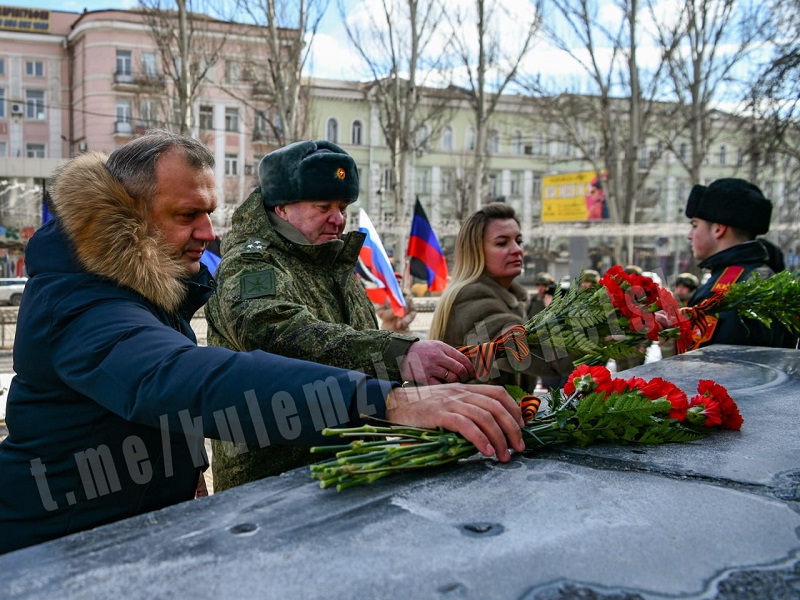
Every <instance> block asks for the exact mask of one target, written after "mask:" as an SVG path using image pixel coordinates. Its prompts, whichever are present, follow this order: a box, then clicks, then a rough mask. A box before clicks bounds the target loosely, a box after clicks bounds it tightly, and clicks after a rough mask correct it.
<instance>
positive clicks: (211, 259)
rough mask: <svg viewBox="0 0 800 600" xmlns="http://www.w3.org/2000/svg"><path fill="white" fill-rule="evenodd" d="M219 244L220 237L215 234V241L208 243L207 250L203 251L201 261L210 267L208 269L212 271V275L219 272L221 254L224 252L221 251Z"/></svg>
mask: <svg viewBox="0 0 800 600" xmlns="http://www.w3.org/2000/svg"><path fill="white" fill-rule="evenodd" d="M219 244H220V239H219V237H217V236H214V241H213V242H211V243H209V244H208V246H207V247H206V251H205V252H203V255H202V256H201V257H200V262H201V263H203V264H204V265H205V266H207V267H208V271H209V273H211V275H214V274H215V273H216V272H217V267H218V266H219V263H220V261H221V260H222V257H221V256H220V255H221V254H222V252H220V249H219Z"/></svg>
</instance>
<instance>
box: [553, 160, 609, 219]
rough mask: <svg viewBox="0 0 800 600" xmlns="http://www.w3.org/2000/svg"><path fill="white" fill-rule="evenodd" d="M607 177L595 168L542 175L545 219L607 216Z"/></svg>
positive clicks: (601, 217) (599, 217)
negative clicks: (578, 171)
mask: <svg viewBox="0 0 800 600" xmlns="http://www.w3.org/2000/svg"><path fill="white" fill-rule="evenodd" d="M604 180H605V178H604V177H602V176H598V175H597V173H596V172H595V171H582V172H580V173H564V174H563V175H547V176H545V177H542V222H544V223H557V222H562V221H599V220H602V219H607V218H608V207H607V206H606V195H605V190H604V189H603V183H604Z"/></svg>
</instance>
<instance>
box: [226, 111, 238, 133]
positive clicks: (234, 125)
mask: <svg viewBox="0 0 800 600" xmlns="http://www.w3.org/2000/svg"><path fill="white" fill-rule="evenodd" d="M225 131H239V109H238V108H226V109H225Z"/></svg>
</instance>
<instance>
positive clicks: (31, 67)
mask: <svg viewBox="0 0 800 600" xmlns="http://www.w3.org/2000/svg"><path fill="white" fill-rule="evenodd" d="M25 75H27V76H28V77H44V63H43V62H42V61H41V60H28V61H25Z"/></svg>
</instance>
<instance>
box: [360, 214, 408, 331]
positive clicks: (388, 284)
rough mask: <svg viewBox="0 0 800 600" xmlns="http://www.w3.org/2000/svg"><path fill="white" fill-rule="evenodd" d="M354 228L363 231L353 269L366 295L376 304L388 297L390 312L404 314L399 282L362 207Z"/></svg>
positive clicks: (404, 308)
mask: <svg viewBox="0 0 800 600" xmlns="http://www.w3.org/2000/svg"><path fill="white" fill-rule="evenodd" d="M358 230H359V231H362V232H364V233H366V234H367V237H366V239H365V240H364V245H363V246H361V252H360V253H359V255H358V266H357V268H356V272H357V273H358V274H359V275H360V276H361V279H362V281H363V282H364V287H365V288H366V290H367V296H369V299H370V300H372V301H373V302H375V303H376V304H383V303H384V302H386V299H387V298H388V299H389V304H390V305H391V307H392V312H393V313H394V314H395V315H397V316H398V317H402V316H404V315H405V314H406V301H405V300H404V299H403V292H402V291H401V290H400V284H399V283H398V282H397V278H396V277H395V275H394V269H393V268H392V265H391V263H389V257H388V256H387V255H386V250H384V248H383V244H382V243H381V239H380V238H379V237H378V232H377V231H375V227H373V225H372V221H370V219H369V217H368V216H367V213H366V212H365V211H364V209H363V208H362V209H360V210H359V211H358Z"/></svg>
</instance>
